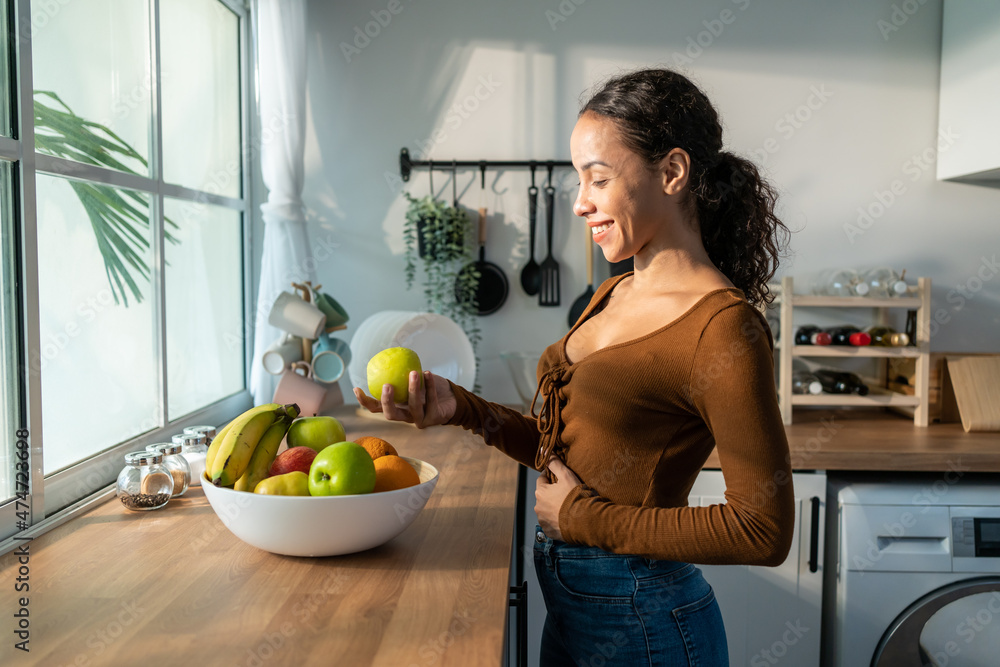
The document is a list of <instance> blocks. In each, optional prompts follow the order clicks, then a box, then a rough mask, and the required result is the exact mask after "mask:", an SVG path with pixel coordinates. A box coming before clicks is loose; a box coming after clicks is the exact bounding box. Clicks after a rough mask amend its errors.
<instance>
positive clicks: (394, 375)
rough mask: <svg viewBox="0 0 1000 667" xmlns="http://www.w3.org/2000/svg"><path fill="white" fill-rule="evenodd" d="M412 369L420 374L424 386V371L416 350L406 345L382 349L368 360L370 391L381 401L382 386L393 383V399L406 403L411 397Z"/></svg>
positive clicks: (421, 383)
mask: <svg viewBox="0 0 1000 667" xmlns="http://www.w3.org/2000/svg"><path fill="white" fill-rule="evenodd" d="M410 371H416V372H417V373H418V374H419V375H420V386H423V384H424V373H423V371H422V370H421V368H420V357H418V356H417V353H416V352H414V351H413V350H411V349H409V348H406V347H390V348H388V349H385V350H382V351H381V352H379V353H378V354H376V355H375V356H374V357H372V358H371V359H370V360H369V361H368V393H370V394H371V395H372V397H373V398H375V399H376V400H379V401H381V400H382V387H383V386H384V385H386V384H391V385H392V389H393V400H394V401H395V402H396V403H406V402H407V401H408V400H409V397H410Z"/></svg>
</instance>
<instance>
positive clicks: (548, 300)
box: [538, 185, 559, 306]
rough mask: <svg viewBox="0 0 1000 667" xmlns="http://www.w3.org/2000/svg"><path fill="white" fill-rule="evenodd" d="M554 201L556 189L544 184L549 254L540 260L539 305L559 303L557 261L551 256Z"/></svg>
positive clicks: (556, 304)
mask: <svg viewBox="0 0 1000 667" xmlns="http://www.w3.org/2000/svg"><path fill="white" fill-rule="evenodd" d="M555 201H556V189H555V188H554V187H552V186H551V185H546V186H545V236H546V238H547V239H548V246H549V254H548V255H546V256H545V259H544V260H542V264H541V269H542V285H541V288H540V289H539V290H538V305H539V306H558V305H559V262H557V261H556V258H555V257H553V256H552V223H553V220H554V218H555V215H554V211H553V208H554V206H555Z"/></svg>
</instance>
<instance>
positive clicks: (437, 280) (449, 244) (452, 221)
mask: <svg viewBox="0 0 1000 667" xmlns="http://www.w3.org/2000/svg"><path fill="white" fill-rule="evenodd" d="M403 196H405V197H406V200H407V201H408V202H409V204H410V205H409V207H408V208H407V210H406V222H405V223H404V225H403V240H404V241H405V242H406V288H407V289H412V287H413V283H414V282H415V280H416V275H417V262H418V260H419V261H420V263H421V264H422V267H423V290H424V299H425V301H426V307H427V310H428V311H429V312H432V313H437V314H439V315H445V316H447V317H450V318H451V319H453V320H454V321H455V322H456V323H458V325H459V326H460V327H462V330H463V331H465V335H466V336H468V338H469V342H471V343H472V349H473V351H475V353H476V367H477V370H478V367H479V353H478V349H479V341H480V339H481V335H480V330H479V315H478V308H479V304H478V302H477V297H476V292H477V290H478V288H479V277H480V272H479V271H478V270H476V269H473V270H470V271H463V270H462V269H463V268H464V267H466V265H470V264H471V263H472V262H473V261H474V257H473V251H472V248H471V245H470V242H469V237H470V234H469V232H470V231H471V229H472V222H471V219H470V218H469V216H468V214H467V213H466V212H465V210H464V209H462V208H460V207H458V206H449V205H448V204H446V203H444V202H443V201H441V200H439V199H435V198H433V197H432V196H430V195H427V196H424V197H420V198H419V199H418V198H416V197H414V196H413V195H411V194H410V193H409V192H404V193H403ZM476 375H477V377H478V373H477V374H476ZM474 390H475V391H478V386H477V387H475V388H474Z"/></svg>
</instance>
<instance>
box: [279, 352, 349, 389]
mask: <svg viewBox="0 0 1000 667" xmlns="http://www.w3.org/2000/svg"><path fill="white" fill-rule="evenodd" d="M291 368H292V370H294V371H295V372H297V373H300V374H302V375H304V376H305V377H307V378H309V379H310V380H314V381H316V382H319V383H320V384H325V385H329V384H333V383H335V382H337V380H339V379H340V378H341V377H342V376H343V375H344V371H345V370H346V369H347V364H346V363H344V360H343V359H342V358H341V357H340V355H339V354H337V353H336V352H331V351H329V350H326V351H323V352H318V353H317V354H316V355H315V356H314V357H313V360H312V362H311V363H306V362H304V361H296V362H294V363H293V364H292V366H291Z"/></svg>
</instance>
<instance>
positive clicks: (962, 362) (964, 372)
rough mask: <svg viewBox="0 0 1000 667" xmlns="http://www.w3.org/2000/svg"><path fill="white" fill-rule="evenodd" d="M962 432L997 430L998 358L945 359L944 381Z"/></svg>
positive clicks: (999, 404)
mask: <svg viewBox="0 0 1000 667" xmlns="http://www.w3.org/2000/svg"><path fill="white" fill-rule="evenodd" d="M946 382H950V384H951V390H952V391H953V392H954V395H955V403H956V404H957V407H958V412H959V414H960V415H961V418H962V428H964V429H965V431H966V432H967V433H968V432H971V431H1000V355H994V356H989V357H948V363H947V379H946Z"/></svg>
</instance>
